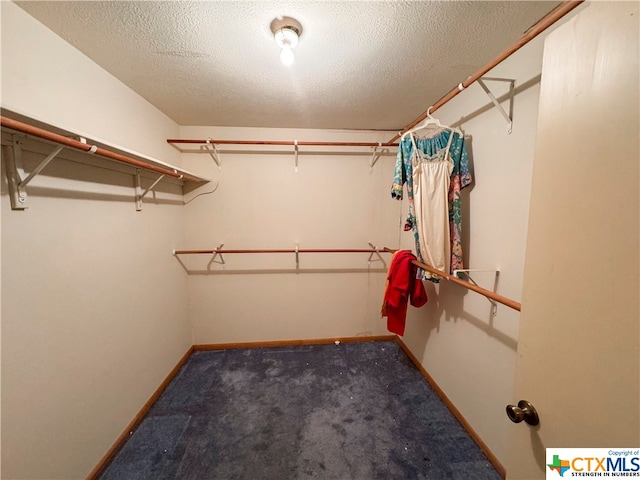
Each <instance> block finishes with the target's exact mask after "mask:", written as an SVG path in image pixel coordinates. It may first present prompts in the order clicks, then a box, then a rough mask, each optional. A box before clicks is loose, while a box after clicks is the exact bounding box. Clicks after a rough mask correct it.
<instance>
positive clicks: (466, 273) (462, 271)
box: [453, 269, 500, 317]
mask: <svg viewBox="0 0 640 480" xmlns="http://www.w3.org/2000/svg"><path fill="white" fill-rule="evenodd" d="M471 272H493V273H495V275H496V277H495V281H494V286H493V293H496V291H495V290H496V286H497V283H498V277H499V276H500V270H469V269H460V270H454V271H453V276H454V277H458V278H462V276H463V275H464V276H466V277H467V279H468V280H469V282H470V283H473V284H474V285H475V286H476V287H479V286H480V285H478V283H477V282H476V281H475V280H474V279H473V278H471V275H469V274H470V273H471ZM485 298H486V299H487V300H489V303H490V304H491V316H492V317H495V316H496V315H497V314H498V304H497V303H496V301H495V300H494V299H492V298H489V297H485Z"/></svg>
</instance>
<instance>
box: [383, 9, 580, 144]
mask: <svg viewBox="0 0 640 480" xmlns="http://www.w3.org/2000/svg"><path fill="white" fill-rule="evenodd" d="M583 2H584V0H573V1H567V2H564V3H562V4H560V5H558V6H557V7H556V8H555V9H554V10H552V11H551V12H549V14H547V15H546V16H545V17H543V18H542V19H541V20H540V21H539V22H538V23H536V24H535V25H534V26H533V27H531V28H530V29H529V30H527V31H526V32H525V33H524V35H522V36H521V37H520V38H519V39H518V40H517V41H516V42H515V43H513V44H512V45H511V46H510V47H508V48H507V49H506V50H504V51H503V52H502V53H501V54H500V55H498V56H497V57H495V58H494V59H493V60H491V61H490V62H489V63H487V64H486V65H485V66H484V67H482V68H481V69H480V70H478V71H477V72H476V73H474V74H473V75H471V76H470V77H469V78H467V79H466V80H465V81H464V82H462V83H460V84H458V86H456V87H455V88H453V90H451V91H450V92H449V93H447V94H446V95H445V96H444V97H442V98H441V99H440V100H438V101H437V102H436V103H435V104H434V105H432V106H431V107H429V109H427V111H426V112H424V113H423V114H422V115H420V116H419V117H418V118H416V119H415V120H414V121H413V122H411V123H410V124H409V125H407V126H406V127H404V129H403V130H402V131H401V132H400V133H398V134H396V135H394V136H393V137H392V138H391V139H390V140H389V143H391V142H395V141H396V140H398V139H399V138H400V137H401V136H402V135H403V134H404V133H406V132H408V131H409V130H411V129H412V128H413V127H415V126H416V125H418V124H419V123H420V122H422V121H423V120H424V119H426V118H427V117H428V116H429V114H432V113H433V112H435V111H436V110H438V109H439V108H440V107H442V106H443V105H445V104H446V103H447V102H448V101H449V100H451V99H452V98H453V97H455V96H456V95H458V94H459V93H460V92H462V91H463V90H464V89H465V88H467V87H468V86H469V85H471V84H472V83H473V82H475V81H476V80H478V79H479V78H480V77H482V76H483V75H484V74H485V73H487V72H488V71H489V70H491V69H492V68H493V67H495V66H496V65H498V64H499V63H501V62H502V61H504V60H505V59H506V58H507V57H509V56H510V55H512V54H513V53H514V52H516V51H518V50H519V49H520V48H522V47H523V46H525V45H526V44H527V43H529V42H530V41H531V40H533V39H534V38H536V37H537V36H538V35H540V34H541V33H542V32H544V31H545V30H546V29H547V28H549V27H550V26H551V25H553V24H554V23H556V22H557V21H558V20H560V19H561V18H562V17H564V16H565V15H566V14H568V13H569V12H570V11H572V10H573V9H574V8H576V7H578V6H579V5H580V4H581V3H583Z"/></svg>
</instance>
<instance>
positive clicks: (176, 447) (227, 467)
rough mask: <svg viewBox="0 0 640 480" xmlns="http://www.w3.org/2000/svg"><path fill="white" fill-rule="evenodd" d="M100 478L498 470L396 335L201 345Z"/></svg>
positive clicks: (448, 474)
mask: <svg viewBox="0 0 640 480" xmlns="http://www.w3.org/2000/svg"><path fill="white" fill-rule="evenodd" d="M100 478H101V480H134V479H135V480H142V479H149V480H159V479H180V480H183V479H184V480H187V479H189V480H205V479H221V480H222V479H224V480H231V479H246V480H261V479H264V480H272V479H273V480H275V479H277V480H285V479H308V478H321V479H336V480H347V479H357V480H374V479H381V480H382V479H384V480H389V479H431V480H444V479H460V480H485V479H486V480H489V479H491V480H494V479H501V477H500V475H499V474H498V473H497V472H496V471H495V469H494V468H493V467H492V466H491V465H490V464H489V462H488V460H487V458H486V457H485V456H484V454H483V453H482V452H481V451H480V449H479V448H478V446H477V445H476V444H475V443H474V441H473V440H472V439H471V438H470V437H469V436H468V435H467V433H466V432H465V431H464V429H463V428H462V427H461V426H460V424H459V423H458V421H457V420H456V419H455V417H454V416H453V415H452V414H451V412H449V410H448V409H447V408H446V406H445V405H444V404H443V403H442V401H441V400H440V399H439V397H438V395H437V394H436V393H435V392H434V391H433V390H432V389H431V387H430V386H429V384H428V383H427V382H426V381H425V379H424V378H423V377H422V375H421V374H420V372H419V371H418V370H417V369H416V368H415V366H414V365H413V364H412V363H411V361H410V360H409V358H408V357H407V356H406V355H405V353H404V352H403V351H402V350H401V349H400V347H399V346H398V345H397V344H396V343H395V342H392V341H388V342H364V343H346V344H345V343H343V344H340V345H333V344H331V345H314V346H300V347H276V348H256V349H238V350H217V351H200V352H195V353H193V355H192V356H191V357H190V358H189V360H188V361H187V363H186V364H185V365H184V367H183V368H182V369H181V370H180V372H179V373H178V375H176V377H175V378H174V379H173V381H172V382H171V383H170V384H169V386H168V387H167V389H166V390H165V392H164V393H163V394H162V395H161V396H160V398H159V399H158V401H157V402H156V403H155V404H154V405H153V407H152V408H151V410H150V411H149V413H148V414H147V415H146V417H145V418H144V420H143V421H142V422H141V423H140V425H139V426H138V427H137V429H136V430H135V432H134V433H133V435H131V437H130V438H129V439H128V441H127V443H126V444H125V445H124V447H123V448H122V449H121V450H120V452H119V453H118V454H117V455H116V457H115V458H114V460H113V461H112V462H111V464H110V465H109V466H108V467H107V469H106V470H105V471H104V473H103V474H102V476H101V477H100Z"/></svg>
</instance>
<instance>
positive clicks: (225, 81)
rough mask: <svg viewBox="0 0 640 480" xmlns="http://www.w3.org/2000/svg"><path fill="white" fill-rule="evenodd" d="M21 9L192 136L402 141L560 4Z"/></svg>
mask: <svg viewBox="0 0 640 480" xmlns="http://www.w3.org/2000/svg"><path fill="white" fill-rule="evenodd" d="M16 3H17V5H19V6H20V7H21V8H22V9H24V10H25V11H26V12H27V13H29V14H31V15H32V16H34V17H35V18H36V19H38V20H39V21H40V22H42V23H43V24H44V25H46V26H47V27H49V28H50V29H51V30H53V31H54V32H56V33H57V34H58V35H60V36H61V37H62V38H64V39H65V40H66V41H67V42H69V43H70V44H71V45H73V46H75V47H76V48H78V49H79V50H80V51H82V52H83V53H84V54H86V55H87V56H88V57H90V58H91V59H92V60H93V61H95V62H96V63H97V64H99V65H100V66H102V67H103V68H104V69H106V70H107V71H109V72H110V73H111V74H113V75H114V76H115V77H117V78H118V79H120V80H121V81H122V82H123V83H125V84H126V85H128V86H129V87H130V88H132V89H133V90H134V91H136V92H137V93H138V94H140V95H141V96H142V97H144V98H146V99H147V100H148V101H149V102H150V103H152V104H153V105H155V106H156V107H157V108H159V109H160V110H162V111H163V112H164V113H165V114H166V115H168V116H169V117H170V118H172V119H173V120H174V121H176V122H177V123H178V124H180V125H219V126H259V127H301V128H331V129H385V130H399V129H401V128H402V127H404V126H405V125H407V124H408V123H409V122H411V121H412V120H413V119H414V118H416V117H417V116H418V115H420V114H421V113H422V112H424V111H426V109H427V108H428V107H429V105H431V104H433V103H435V102H436V101H437V100H438V99H439V98H440V97H442V96H443V95H444V94H446V93H447V92H448V91H449V90H451V89H452V88H453V87H455V85H457V84H458V83H460V82H461V81H463V80H464V79H465V78H467V77H468V76H469V75H471V74H473V73H474V72H475V71H476V70H477V69H478V68H480V67H482V66H483V65H485V64H486V63H487V62H488V61H489V60H491V59H492V58H494V57H495V56H496V55H497V54H498V53H500V52H502V51H503V50H504V49H505V48H506V47H508V46H509V45H510V44H511V43H513V42H514V41H515V40H517V39H518V38H519V37H520V36H521V35H522V34H523V33H524V32H525V31H526V30H527V29H528V28H529V27H531V26H532V25H533V24H535V23H536V22H537V21H538V20H539V19H540V18H541V17H543V16H544V15H546V14H547V13H548V12H550V11H551V10H553V8H555V7H556V5H558V3H559V2H548V1H536V2H527V1H486V2H485V1H438V2H436V1H411V2H410V1H393V2H381V1H368V2H362V1H357V2H356V1H329V2H325V1H288V2H281V1H191V0H182V1H172V2H156V1H139V2H128V1H115V2H113V1H104V2H103V1H85V2H77V1H69V2H68V1H48V2H38V1H28V2H16ZM277 16H291V17H293V18H296V19H297V20H298V21H300V23H301V24H302V28H303V34H302V36H301V37H300V43H299V44H298V46H297V47H296V49H295V57H296V58H295V63H294V64H293V65H291V66H289V67H287V66H284V65H282V63H281V62H280V58H279V55H280V49H279V48H278V46H277V45H276V44H275V42H274V39H273V33H272V32H271V30H270V24H271V22H272V20H273V19H274V18H276V17H277Z"/></svg>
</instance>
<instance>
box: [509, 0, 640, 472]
mask: <svg viewBox="0 0 640 480" xmlns="http://www.w3.org/2000/svg"><path fill="white" fill-rule="evenodd" d="M639 20H640V12H639V8H638V2H635V1H634V2H592V3H591V4H590V5H588V6H587V7H586V8H584V9H583V10H582V11H580V12H579V13H578V14H576V16H574V17H573V18H571V19H570V20H569V21H568V22H567V23H565V24H564V25H562V26H560V27H559V28H558V29H557V30H555V31H554V32H552V33H551V34H549V36H548V37H547V39H546V40H545V51H544V63H543V68H542V84H541V93H540V111H539V118H538V133H537V139H536V152H535V162H534V171H533V184H532V194H531V207H530V208H531V210H530V216H529V229H528V239H527V253H526V261H525V273H524V282H523V294H522V314H521V325H520V332H519V339H518V362H517V373H516V375H517V378H516V382H515V392H514V396H513V398H511V399H508V401H506V402H505V406H506V404H507V403H512V404H516V403H517V402H518V401H519V400H523V399H524V400H528V401H530V402H531V403H532V404H533V406H534V407H535V408H536V409H537V412H538V415H539V418H540V424H539V425H538V426H537V427H531V426H529V425H527V424H525V423H524V422H522V423H518V424H516V423H513V424H511V427H510V431H509V434H510V438H509V440H510V447H509V448H510V452H509V456H508V458H507V462H506V469H507V478H508V479H509V480H533V479H539V478H545V448H550V447H551V448H570V447H576V448H587V447H593V448H596V447H598V448H607V447H616V448H619V447H631V446H633V447H636V448H640V421H639V418H640V401H639V389H638V384H639V381H640V358H639V342H640V330H639V318H640V309H639V302H640V300H639V285H640V284H639V262H640V257H639V249H640V247H639V241H640V240H639V234H638V231H639V204H640V199H639V168H638V164H639V163H640V159H639V156H640V150H639V147H638V144H639V141H640V140H639V137H640V133H639V132H640V123H639V119H638V116H639V110H640V109H639V95H638V91H639V89H640V84H639V76H638V55H639V50H638V38H639V28H638V22H639ZM504 421H505V422H509V419H508V417H507V415H506V413H505V417H504ZM565 476H566V475H565Z"/></svg>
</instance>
